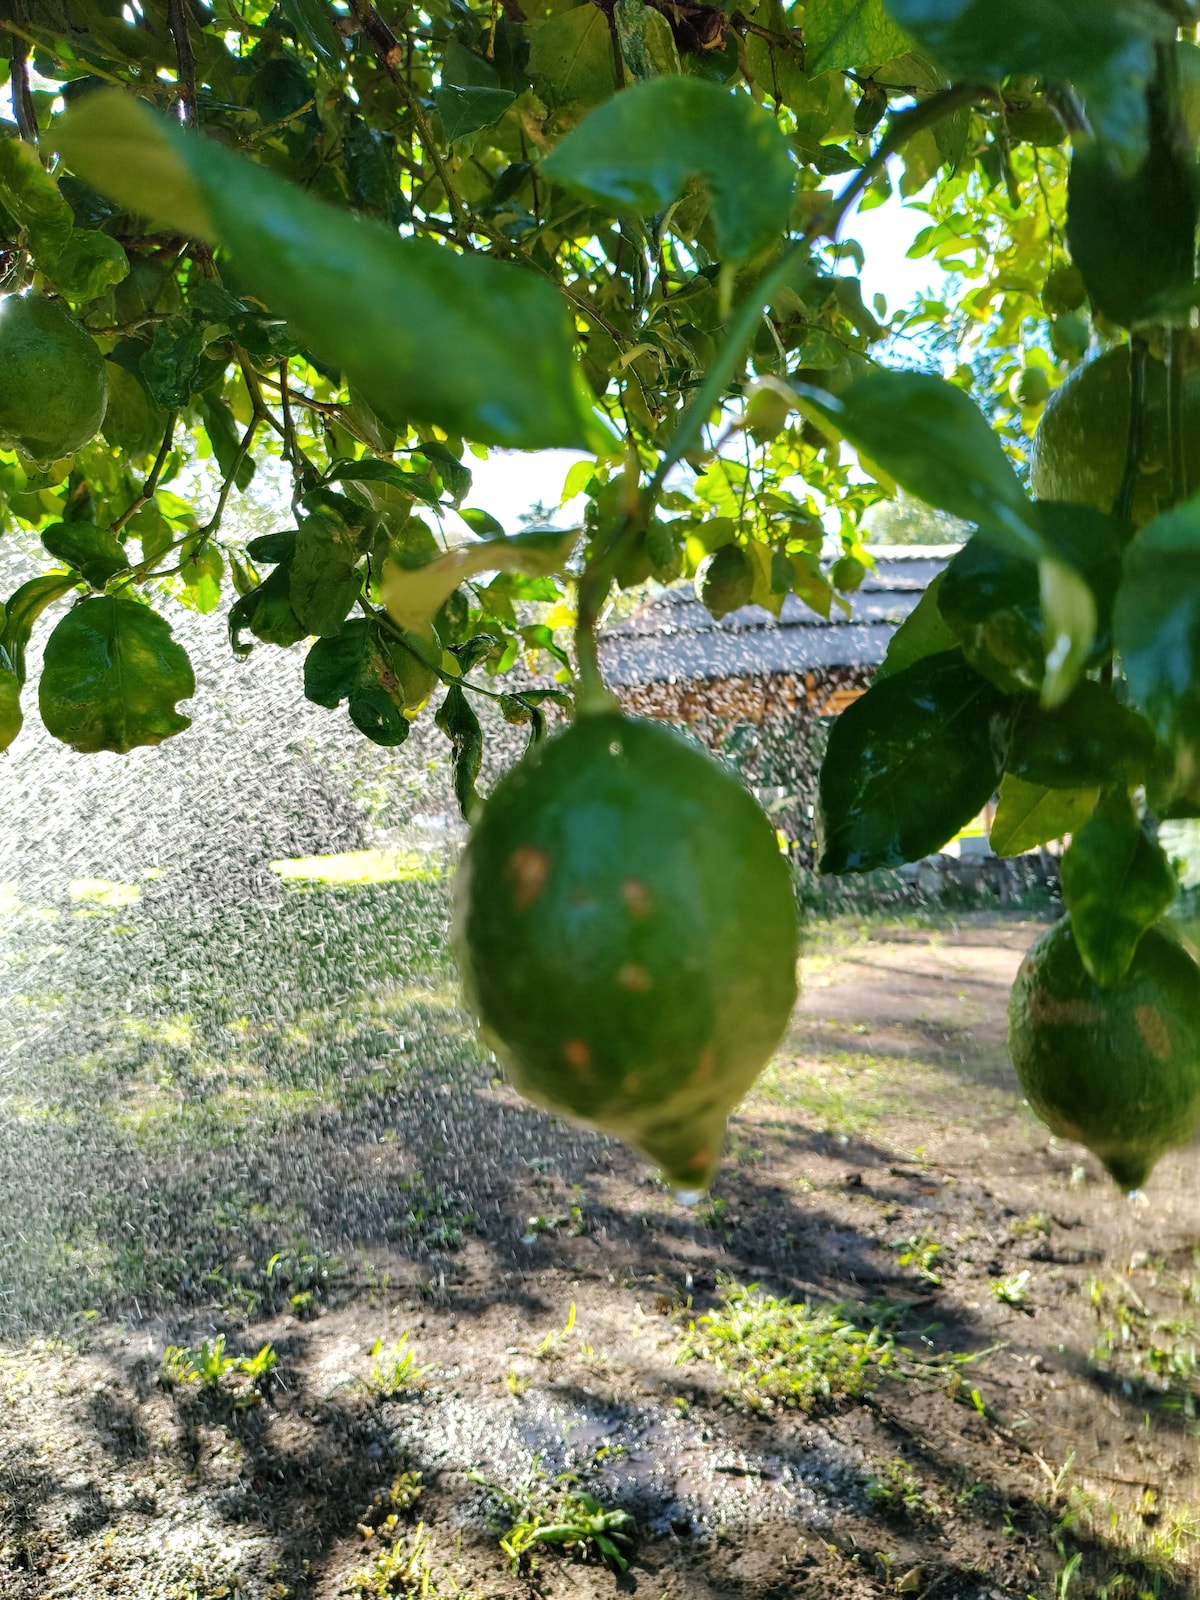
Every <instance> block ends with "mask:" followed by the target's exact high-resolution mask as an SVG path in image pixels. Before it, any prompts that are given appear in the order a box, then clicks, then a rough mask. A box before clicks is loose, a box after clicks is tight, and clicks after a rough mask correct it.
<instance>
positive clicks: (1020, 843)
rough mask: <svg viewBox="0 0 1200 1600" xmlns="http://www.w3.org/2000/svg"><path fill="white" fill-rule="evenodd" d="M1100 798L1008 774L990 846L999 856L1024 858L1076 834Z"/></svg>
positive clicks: (1096, 791)
mask: <svg viewBox="0 0 1200 1600" xmlns="http://www.w3.org/2000/svg"><path fill="white" fill-rule="evenodd" d="M1099 797H1100V791H1099V789H1050V788H1047V787H1046V786H1045V785H1043V784H1040V783H1026V781H1025V780H1024V778H1017V777H1014V776H1013V774H1012V773H1011V772H1006V773H1005V774H1004V777H1003V778H1002V779H1001V782H1000V801H999V804H998V805H997V807H996V815H995V818H994V819H993V821H992V830H991V834H990V835H989V840H988V842H989V843H990V845H991V847H992V849H993V850H994V851H995V852H996V854H997V855H998V856H1019V855H1024V853H1025V851H1026V850H1036V849H1037V847H1038V846H1039V845H1043V844H1049V843H1050V841H1051V840H1052V839H1063V838H1065V837H1066V835H1067V834H1069V833H1075V832H1076V830H1077V829H1078V828H1079V827H1081V826H1082V824H1083V823H1084V822H1085V821H1086V820H1087V818H1088V817H1090V816H1091V814H1092V812H1093V811H1094V810H1095V809H1096V801H1097V800H1098V799H1099Z"/></svg>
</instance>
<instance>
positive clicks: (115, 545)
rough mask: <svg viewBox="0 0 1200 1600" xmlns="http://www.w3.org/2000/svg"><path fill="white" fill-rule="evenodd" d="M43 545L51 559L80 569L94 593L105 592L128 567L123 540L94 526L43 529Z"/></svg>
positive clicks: (60, 524) (56, 525)
mask: <svg viewBox="0 0 1200 1600" xmlns="http://www.w3.org/2000/svg"><path fill="white" fill-rule="evenodd" d="M42 543H43V544H44V545H45V547H46V549H47V550H49V552H50V554H51V555H52V556H55V557H57V559H58V560H59V561H65V562H66V563H67V565H68V566H70V567H75V568H77V569H78V571H79V572H81V573H82V574H83V578H84V580H85V582H87V583H89V584H90V585H91V586H92V588H93V589H103V587H104V585H105V584H106V583H107V582H108V580H109V579H110V578H115V577H116V575H117V573H118V572H125V571H127V570H128V567H129V557H128V556H127V555H126V554H125V547H124V546H123V545H122V544H121V542H120V540H119V539H116V538H114V537H113V535H112V534H111V533H109V531H108V529H107V528H98V527H97V526H96V525H95V523H94V522H56V523H54V524H53V525H52V526H51V527H49V528H43V529H42Z"/></svg>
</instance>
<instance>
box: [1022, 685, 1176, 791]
mask: <svg viewBox="0 0 1200 1600" xmlns="http://www.w3.org/2000/svg"><path fill="white" fill-rule="evenodd" d="M1153 761H1154V734H1153V732H1152V731H1151V729H1150V727H1149V725H1148V723H1147V722H1146V721H1145V720H1144V718H1142V717H1140V716H1138V714H1137V712H1136V711H1131V710H1130V709H1129V707H1128V706H1123V705H1121V703H1120V701H1118V700H1117V699H1115V698H1114V696H1113V692H1112V690H1111V689H1108V688H1105V687H1104V685H1103V684H1099V683H1093V682H1092V681H1091V680H1090V679H1087V678H1085V679H1084V680H1083V682H1082V683H1079V684H1076V686H1075V689H1074V691H1073V692H1072V694H1071V696H1070V698H1069V699H1067V700H1064V701H1063V703H1062V704H1061V705H1059V706H1056V707H1055V708H1054V709H1053V710H1052V711H1047V710H1044V709H1043V708H1042V707H1041V706H1039V705H1038V704H1037V702H1036V701H1033V700H1027V701H1026V702H1025V703H1024V704H1023V705H1022V706H1021V708H1020V709H1019V711H1018V712H1017V716H1016V720H1015V722H1014V723H1013V738H1012V744H1011V746H1010V747H1009V752H1008V761H1007V763H1006V765H1005V770H1006V771H1007V772H1011V773H1013V774H1015V776H1016V777H1018V778H1023V779H1024V780H1025V781H1026V782H1027V783H1034V784H1042V785H1044V786H1045V787H1046V788H1049V789H1090V788H1098V787H1100V786H1101V785H1102V784H1108V783H1119V784H1125V785H1133V784H1138V783H1145V781H1146V779H1147V777H1148V776H1149V774H1150V769H1151V766H1152V764H1153Z"/></svg>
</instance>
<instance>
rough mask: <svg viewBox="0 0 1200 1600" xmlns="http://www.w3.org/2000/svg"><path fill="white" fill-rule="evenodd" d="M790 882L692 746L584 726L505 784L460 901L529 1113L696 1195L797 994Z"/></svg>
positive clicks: (493, 802)
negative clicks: (617, 1150)
mask: <svg viewBox="0 0 1200 1600" xmlns="http://www.w3.org/2000/svg"><path fill="white" fill-rule="evenodd" d="M796 947H797V920H796V909H795V901H794V897H793V894H792V883H791V874H790V872H789V870H788V867H787V864H786V862H785V861H784V858H783V857H782V855H781V854H780V852H779V848H778V844H777V842H776V838H775V834H774V831H773V830H772V828H771V826H770V824H769V823H768V822H767V820H766V818H765V817H764V816H763V813H762V812H761V810H760V809H759V807H758V806H757V805H756V804H755V802H754V800H753V799H752V798H751V796H750V795H749V794H748V793H747V792H746V790H745V789H743V788H742V786H741V784H739V783H738V782H737V781H736V779H734V778H733V777H732V776H731V775H730V774H729V773H728V772H726V771H725V770H723V769H722V768H721V767H719V766H717V765H716V763H715V762H713V761H712V760H710V758H709V757H708V756H707V755H705V754H704V753H703V752H702V751H700V750H698V749H696V748H695V746H693V745H691V744H689V743H688V742H687V741H686V740H685V739H683V738H682V737H680V735H679V734H677V733H674V732H672V731H671V730H670V729H668V728H665V727H662V726H661V725H660V724H658V723H654V722H648V721H645V720H643V719H640V718H626V717H623V716H621V715H620V714H618V713H615V712H605V713H599V714H596V715H592V716H586V717H582V718H581V719H580V720H579V721H578V722H576V723H574V724H573V725H572V726H571V727H570V728H569V729H568V730H567V731H566V732H565V733H562V734H559V735H557V736H556V737H554V738H552V739H549V740H548V741H546V742H545V743H544V744H541V745H538V746H536V747H535V748H534V749H533V751H532V752H531V753H530V754H529V755H528V756H527V757H526V758H525V759H524V760H523V761H522V762H521V763H520V765H519V766H517V767H516V768H515V769H514V770H513V771H512V772H510V773H509V774H507V776H506V777H504V778H503V779H502V780H501V781H500V783H498V784H497V785H496V788H495V790H494V792H493V793H492V795H491V797H490V799H489V800H488V802H487V804H486V805H485V806H484V807H483V810H482V812H481V813H480V815H479V818H478V820H477V821H476V823H475V826H474V829H473V831H472V834H471V840H470V843H469V844H468V846H467V849H466V852H465V855H464V858H463V863H462V866H461V867H460V869H459V873H458V877H457V881H456V885H455V948H456V951H457V954H458V959H459V964H460V966H461V969H462V974H463V978H464V981H465V984H466V988H467V993H468V996H469V997H470V999H471V1002H472V1004H473V1005H474V1008H475V1010H476V1012H477V1013H478V1015H479V1018H480V1020H481V1023H482V1027H483V1033H484V1037H485V1038H486V1039H487V1041H488V1042H489V1044H491V1046H492V1048H493V1049H494V1050H495V1051H496V1054H497V1055H498V1056H499V1057H500V1058H501V1060H502V1061H503V1062H504V1063H505V1065H506V1066H507V1068H508V1071H509V1074H510V1076H511V1077H512V1080H513V1082H514V1083H515V1084H516V1086H517V1087H518V1088H519V1089H520V1090H521V1091H522V1093H524V1094H526V1095H528V1096H529V1098H530V1099H531V1100H535V1101H537V1102H538V1103H539V1104H541V1105H544V1106H548V1107H550V1108H551V1109H552V1110H555V1111H564V1112H568V1113H569V1114H570V1115H571V1116H574V1117H577V1118H579V1119H580V1120H582V1121H584V1122H587V1123H590V1124H592V1125H593V1126H595V1127H599V1128H603V1129H605V1130H606V1131H607V1132H609V1133H613V1134H616V1135H617V1137H619V1138H621V1139H625V1140H627V1141H628V1142H629V1143H630V1144H633V1145H635V1146H637V1147H638V1148H639V1149H640V1150H642V1151H644V1152H645V1154H646V1155H648V1156H649V1157H651V1159H652V1160H654V1161H656V1162H657V1163H658V1164H659V1165H660V1166H661V1167H662V1169H663V1172H664V1174H665V1175H666V1177H667V1179H668V1181H669V1182H670V1183H671V1184H672V1185H673V1186H674V1187H675V1188H677V1189H680V1190H700V1189H704V1188H706V1187H707V1186H708V1184H709V1182H710V1181H711V1179H712V1176H713V1173H714V1171H715V1169H716V1166H717V1162H718V1160H719V1158H720V1154H721V1144H722V1140H723V1137H724V1132H725V1118H726V1116H727V1115H728V1113H729V1111H730V1109H731V1108H732V1107H733V1106H734V1105H736V1104H737V1102H738V1100H739V1099H741V1097H742V1095H744V1094H745V1092H746V1090H747V1089H748V1088H749V1087H750V1085H751V1084H752V1083H753V1081H754V1079H755V1077H756V1076H757V1074H758V1072H759V1069H760V1068H761V1067H762V1065H763V1063H764V1062H765V1061H766V1060H767V1057H768V1056H769V1055H770V1053H771V1051H772V1050H773V1049H774V1047H775V1046H776V1044H777V1043H778V1042H779V1039H780V1036H781V1034H782V1033H783V1030H784V1028H785V1027H786V1025H787V1021H788V1017H789V1016H790V1014H791V1009H792V1005H793V1002H794V1000H795V996H796V976H795V973H796V954H797V948H796Z"/></svg>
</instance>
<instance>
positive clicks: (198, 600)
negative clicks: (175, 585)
mask: <svg viewBox="0 0 1200 1600" xmlns="http://www.w3.org/2000/svg"><path fill="white" fill-rule="evenodd" d="M224 572H225V560H224V557H223V556H222V555H221V552H220V550H218V549H217V547H216V545H215V544H214V543H213V542H212V540H211V539H210V538H209V537H208V536H207V535H205V534H196V535H194V536H193V537H192V538H190V539H187V540H185V541H184V544H183V548H182V549H181V550H180V552H179V581H180V582H181V583H182V584H183V593H182V594H181V595H180V596H179V598H180V600H181V601H182V602H183V604H184V605H185V606H188V607H190V608H191V609H192V610H194V611H199V612H200V613H201V614H202V615H207V614H208V613H209V612H210V611H215V610H216V609H217V607H218V606H219V605H220V603H221V578H222V577H223V575H224Z"/></svg>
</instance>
